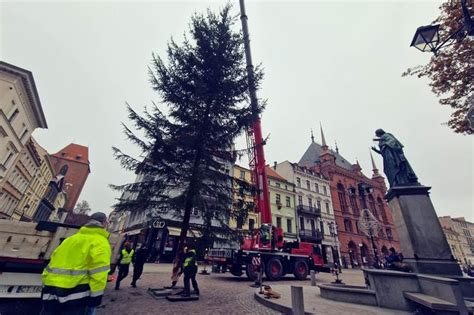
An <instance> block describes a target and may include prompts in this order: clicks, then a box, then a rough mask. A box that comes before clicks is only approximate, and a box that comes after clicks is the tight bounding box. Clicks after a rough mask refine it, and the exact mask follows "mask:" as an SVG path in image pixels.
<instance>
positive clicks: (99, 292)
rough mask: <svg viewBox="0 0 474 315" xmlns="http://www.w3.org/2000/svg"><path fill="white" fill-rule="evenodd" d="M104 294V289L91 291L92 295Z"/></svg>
mask: <svg viewBox="0 0 474 315" xmlns="http://www.w3.org/2000/svg"><path fill="white" fill-rule="evenodd" d="M103 294H104V290H100V291H96V292H91V297H96V296H100V295H103Z"/></svg>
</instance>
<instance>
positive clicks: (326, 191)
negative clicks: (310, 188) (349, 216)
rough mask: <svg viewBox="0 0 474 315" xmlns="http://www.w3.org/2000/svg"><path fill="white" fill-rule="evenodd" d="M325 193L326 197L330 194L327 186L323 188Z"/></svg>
mask: <svg viewBox="0 0 474 315" xmlns="http://www.w3.org/2000/svg"><path fill="white" fill-rule="evenodd" d="M323 193H324V195H325V196H327V194H328V189H327V188H326V186H323Z"/></svg>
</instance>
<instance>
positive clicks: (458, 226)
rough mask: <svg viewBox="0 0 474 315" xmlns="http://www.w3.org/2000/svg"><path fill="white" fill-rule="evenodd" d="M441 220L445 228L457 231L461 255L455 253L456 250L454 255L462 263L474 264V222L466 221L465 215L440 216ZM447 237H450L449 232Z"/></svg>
mask: <svg viewBox="0 0 474 315" xmlns="http://www.w3.org/2000/svg"><path fill="white" fill-rule="evenodd" d="M439 222H440V223H441V226H442V227H443V230H451V231H454V232H455V233H457V236H458V239H459V245H458V246H459V251H458V252H459V254H460V257H459V258H458V257H457V256H456V255H454V252H453V256H455V257H456V258H458V260H459V262H460V263H461V264H462V265H474V223H472V222H469V221H466V219H465V218H463V217H460V218H452V217H450V216H443V217H440V218H439ZM445 234H446V233H445ZM446 239H448V236H447V234H446ZM448 243H449V240H448Z"/></svg>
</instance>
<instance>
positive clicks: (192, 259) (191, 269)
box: [182, 247, 199, 297]
mask: <svg viewBox="0 0 474 315" xmlns="http://www.w3.org/2000/svg"><path fill="white" fill-rule="evenodd" d="M184 257H185V258H184V262H183V272H184V291H183V294H182V296H184V297H189V296H190V295H191V294H190V293H191V287H190V283H189V282H190V281H191V283H192V284H193V289H194V294H195V295H199V287H198V283H197V281H196V274H197V269H198V267H197V261H196V259H197V257H196V250H195V249H194V248H192V247H188V249H187V251H186V254H185V256H184Z"/></svg>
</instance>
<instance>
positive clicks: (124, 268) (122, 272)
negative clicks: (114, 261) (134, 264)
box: [115, 264, 130, 289]
mask: <svg viewBox="0 0 474 315" xmlns="http://www.w3.org/2000/svg"><path fill="white" fill-rule="evenodd" d="M118 268H119V273H118V277H117V282H116V283H115V288H116V289H118V288H120V281H122V280H123V279H124V278H126V277H127V276H128V271H129V269H130V264H126V265H122V264H119V265H118Z"/></svg>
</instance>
